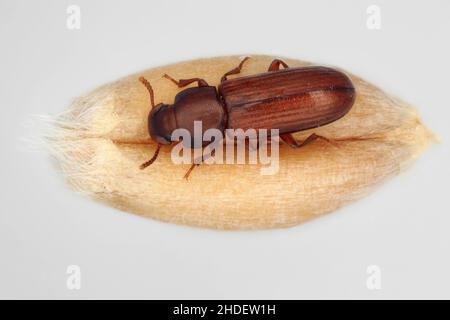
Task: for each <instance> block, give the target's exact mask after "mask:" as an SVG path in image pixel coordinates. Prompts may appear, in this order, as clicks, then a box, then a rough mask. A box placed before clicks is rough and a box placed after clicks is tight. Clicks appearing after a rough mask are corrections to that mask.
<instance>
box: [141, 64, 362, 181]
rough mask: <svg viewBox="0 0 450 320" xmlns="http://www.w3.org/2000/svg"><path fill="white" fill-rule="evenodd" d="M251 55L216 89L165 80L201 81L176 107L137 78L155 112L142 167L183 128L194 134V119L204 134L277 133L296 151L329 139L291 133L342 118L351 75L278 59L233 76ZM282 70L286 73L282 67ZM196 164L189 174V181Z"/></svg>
mask: <svg viewBox="0 0 450 320" xmlns="http://www.w3.org/2000/svg"><path fill="white" fill-rule="evenodd" d="M248 59H249V57H246V58H244V59H243V60H242V61H241V62H240V64H239V65H238V66H237V67H235V68H233V69H232V70H230V71H228V72H226V73H225V74H224V75H223V76H222V78H221V80H220V84H219V86H218V88H217V89H216V87H214V86H210V85H208V83H207V82H206V81H205V80H204V79H201V78H191V79H180V80H175V79H174V78H172V77H170V76H169V75H167V74H164V77H165V78H167V79H168V80H170V81H172V82H173V83H175V84H176V85H177V86H178V87H179V88H183V87H185V86H187V85H189V84H191V83H194V82H197V87H191V88H187V89H185V90H183V91H181V92H179V93H178V94H177V95H176V96H175V101H174V103H173V104H172V105H168V104H163V103H159V104H157V105H155V102H154V93H153V89H152V86H151V85H150V83H149V82H148V81H147V80H146V79H145V78H143V77H140V78H139V80H140V81H141V82H142V83H143V84H144V85H145V87H146V88H147V90H148V92H149V94H150V103H151V107H152V108H151V111H150V113H149V115H148V131H149V134H150V137H151V138H152V139H153V140H154V141H156V142H157V143H158V146H157V149H156V151H155V153H154V155H153V157H152V158H151V159H150V160H149V161H147V162H145V163H143V164H142V165H141V166H140V168H141V169H144V168H146V167H148V166H149V165H151V164H152V163H153V162H154V161H155V160H156V158H157V157H158V154H159V150H160V148H161V146H162V145H165V144H171V143H172V141H171V134H172V132H173V131H174V130H175V129H178V128H184V129H186V130H188V131H189V132H190V133H191V137H193V133H194V121H201V122H202V126H203V132H204V131H206V130H208V129H210V128H215V129H219V130H221V131H222V133H223V132H224V131H225V129H243V130H247V129H250V128H253V129H278V130H279V134H280V138H281V140H282V141H284V142H285V143H287V144H288V145H289V146H291V147H293V148H298V147H301V146H304V145H306V144H308V143H311V142H312V141H314V140H316V139H324V140H326V141H329V140H328V139H327V138H325V137H323V136H320V135H317V134H315V133H313V134H311V135H310V136H308V137H307V138H306V139H305V140H304V141H303V142H298V141H296V140H295V138H294V137H293V136H292V133H294V132H297V131H303V130H307V129H311V128H316V127H319V126H322V125H325V124H328V123H331V122H334V121H336V120H337V119H339V118H341V117H343V116H344V115H345V114H346V113H347V112H348V111H349V110H350V109H351V107H352V105H353V103H354V101H355V96H356V94H355V88H354V86H353V84H352V82H351V80H350V79H349V77H348V76H347V75H345V74H344V73H342V72H340V71H337V70H335V69H332V68H328V67H321V66H312V67H302V68H289V66H288V65H287V64H286V63H285V62H284V61H282V60H279V59H275V60H273V61H272V63H271V64H270V66H269V68H268V70H267V72H265V73H261V74H256V75H251V76H245V77H240V78H234V79H230V80H228V78H227V77H228V76H230V75H233V74H239V73H240V72H241V69H242V66H243V65H244V63H245V61H247V60H248ZM280 66H283V69H280ZM196 165H198V164H196V163H194V164H192V166H191V167H190V168H189V170H188V171H187V173H186V174H185V176H184V177H185V178H186V179H187V178H188V176H189V174H190V173H191V171H192V169H193V168H194V167H195V166H196Z"/></svg>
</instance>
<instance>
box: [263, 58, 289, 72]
mask: <svg viewBox="0 0 450 320" xmlns="http://www.w3.org/2000/svg"><path fill="white" fill-rule="evenodd" d="M280 65H282V66H283V68H285V69H287V68H289V66H288V65H287V63H286V62H284V61H283V60H280V59H274V60H273V61H272V62H271V63H270V66H269V68H268V69H267V71H269V72H271V71H278V70H280Z"/></svg>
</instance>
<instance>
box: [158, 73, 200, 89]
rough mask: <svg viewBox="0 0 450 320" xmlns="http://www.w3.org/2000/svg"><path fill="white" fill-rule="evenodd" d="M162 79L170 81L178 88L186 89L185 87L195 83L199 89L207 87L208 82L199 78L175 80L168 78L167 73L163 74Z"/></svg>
mask: <svg viewBox="0 0 450 320" xmlns="http://www.w3.org/2000/svg"><path fill="white" fill-rule="evenodd" d="M163 77H164V78H166V79H169V80H170V81H172V82H173V83H175V84H176V85H177V86H178V88H183V87H186V86H187V85H190V84H191V83H192V82H197V85H198V86H199V87H207V86H208V82H206V81H205V80H204V79H201V78H191V79H179V80H175V79H174V78H172V77H171V76H169V75H168V74H167V73H165V74H164V76H163Z"/></svg>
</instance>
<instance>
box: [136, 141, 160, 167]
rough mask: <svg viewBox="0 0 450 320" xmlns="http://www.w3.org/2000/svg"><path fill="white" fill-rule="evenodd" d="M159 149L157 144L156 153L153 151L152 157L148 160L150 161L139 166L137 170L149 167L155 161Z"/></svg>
mask: <svg viewBox="0 0 450 320" xmlns="http://www.w3.org/2000/svg"><path fill="white" fill-rule="evenodd" d="M160 149H161V144H160V143H158V146H157V147H156V151H155V153H154V154H153V157H152V158H151V159H150V160H148V161H146V162H144V163H143V164H141V165H140V166H139V168H140V169H141V170H142V169H145V168H147V167H148V166H149V165H151V164H152V163H153V162H155V160H156V158H157V157H158V154H159V150H160Z"/></svg>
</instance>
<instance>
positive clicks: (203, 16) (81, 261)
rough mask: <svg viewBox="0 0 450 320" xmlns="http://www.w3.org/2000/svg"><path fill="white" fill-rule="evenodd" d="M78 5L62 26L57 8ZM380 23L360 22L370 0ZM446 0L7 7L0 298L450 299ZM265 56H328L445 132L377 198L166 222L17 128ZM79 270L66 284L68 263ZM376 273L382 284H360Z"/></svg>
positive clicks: (0, 13)
mask: <svg viewBox="0 0 450 320" xmlns="http://www.w3.org/2000/svg"><path fill="white" fill-rule="evenodd" d="M70 4H76V5H79V6H80V8H81V29H80V30H72V31H71V30H68V29H67V27H66V18H67V14H66V9H67V7H68V5H70ZM372 4H375V5H378V6H379V7H380V9H381V29H380V30H369V29H368V28H367V27H366V20H367V17H368V15H367V13H366V9H367V7H368V6H369V5H372ZM449 13H450V2H449V1H446V0H441V1H361V0H358V1H356V0H355V1H311V2H306V1H298V0H296V1H280V0H277V1H234V0H227V1H210V0H209V1H186V0H184V1H92V0H91V1H81V0H73V1H70V2H68V1H32V0H29V1H17V0H14V1H5V0H1V1H0V41H1V42H0V43H1V49H0V83H1V85H0V104H1V113H2V116H1V120H0V121H1V125H0V130H1V166H0V171H1V182H0V183H1V186H0V188H1V193H0V196H1V201H0V204H1V213H0V297H2V298H193V299H196V298H370V299H371V298H450V275H449V274H450V273H449V270H450V258H449V252H450V232H449V229H450V210H449V209H450V206H449V203H450V201H449V188H448V184H449V181H450V174H449V173H450V172H449V160H450V154H449V148H448V141H449V139H450V129H449V117H450V112H449V110H450V105H449V92H450V89H449V85H450V83H449V78H448V74H449V71H450V70H449V69H450V68H449V67H450V63H449V57H450V50H449V49H450V47H449V31H450V19H449V18H448V17H449ZM252 53H253V54H273V55H279V56H286V57H292V58H298V59H305V60H311V61H314V62H317V63H324V64H329V65H336V66H339V67H341V68H344V69H346V70H348V71H350V72H352V73H355V74H357V75H360V76H362V77H364V78H365V79H367V80H368V81H371V82H373V83H374V84H376V85H378V86H381V87H382V88H384V89H385V90H386V91H388V92H390V93H392V94H394V95H396V96H399V97H401V98H403V99H405V100H406V101H408V102H410V103H412V104H414V105H416V106H417V107H418V109H419V110H420V113H421V115H422V116H423V118H424V121H425V123H426V124H427V125H428V126H429V127H430V128H432V129H433V130H434V131H435V132H436V133H437V134H438V135H439V136H440V137H441V139H442V143H441V144H439V145H435V146H433V147H432V148H431V149H429V150H428V152H426V153H425V154H424V155H423V156H422V157H421V158H420V159H419V161H418V162H416V163H415V165H413V166H412V167H411V168H410V170H408V171H407V172H405V173H404V174H402V175H400V176H398V177H397V178H395V179H393V180H391V181H389V182H388V183H386V184H385V185H384V186H383V187H382V188H380V189H379V190H378V191H377V192H375V193H373V194H372V195H371V196H369V197H367V198H365V199H363V200H361V201H359V202H357V203H355V204H353V205H351V206H348V207H345V208H343V209H342V210H339V211H338V212H336V213H334V214H331V215H328V216H326V217H323V218H320V219H318V220H315V221H313V222H310V223H307V224H305V225H302V226H298V227H295V228H291V229H284V230H273V231H261V232H218V231H211V230H203V229H196V228H190V227H184V226H178V225H171V224H165V223H161V222H157V221H153V220H150V219H144V218H140V217H138V216H133V215H130V214H127V213H124V212H120V211H118V210H115V209H112V208H109V207H106V206H104V205H102V204H98V203H96V202H93V201H91V200H89V199H86V198H84V197H82V196H80V195H77V194H75V193H73V192H72V191H70V190H69V188H68V187H67V186H66V184H65V182H64V181H63V179H62V178H61V176H60V175H59V174H58V172H57V168H55V167H54V166H53V165H52V163H51V161H50V159H49V158H48V156H46V155H45V154H42V153H30V152H28V151H27V146H26V145H24V144H23V143H22V142H21V140H20V138H22V137H23V136H24V135H25V133H26V131H25V129H24V126H23V123H24V122H26V121H27V119H28V117H29V115H30V114H57V113H59V112H61V111H63V110H65V109H66V108H67V105H68V103H69V101H70V100H71V98H73V97H75V96H77V95H81V94H83V93H85V92H86V91H88V90H90V89H93V88H95V87H96V86H98V85H100V84H102V83H105V82H108V81H111V80H113V79H116V78H119V77H121V76H125V75H127V74H130V73H134V72H137V71H139V70H141V69H144V68H148V67H152V66H159V65H163V64H167V63H172V62H176V61H181V60H187V59H192V58H200V57H207V56H215V55H225V54H252ZM71 264H75V265H79V266H80V267H81V289H80V290H73V291H71V290H68V289H67V287H66V279H67V274H66V268H67V266H68V265H71ZM372 264H375V265H378V266H379V267H380V268H381V284H382V287H381V290H369V289H368V288H367V286H366V279H367V277H368V274H367V272H366V269H367V267H368V266H369V265H372Z"/></svg>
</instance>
